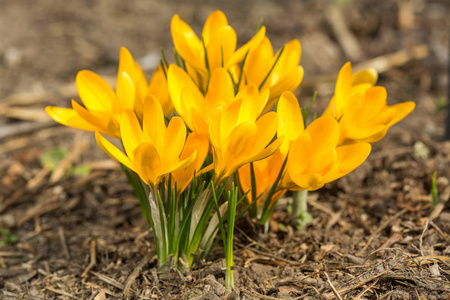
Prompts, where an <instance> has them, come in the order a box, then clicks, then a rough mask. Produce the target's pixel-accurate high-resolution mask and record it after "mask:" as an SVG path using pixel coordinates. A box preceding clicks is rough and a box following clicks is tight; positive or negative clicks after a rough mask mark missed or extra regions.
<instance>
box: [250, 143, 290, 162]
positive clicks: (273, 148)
mask: <svg viewBox="0 0 450 300" xmlns="http://www.w3.org/2000/svg"><path fill="white" fill-rule="evenodd" d="M283 139H284V137H280V138H278V139H276V140H275V141H273V142H272V143H271V144H270V145H269V146H267V147H266V148H265V149H264V150H262V151H260V152H258V153H256V154H255V155H253V156H251V157H249V158H248V159H247V160H245V161H243V162H242V164H248V163H250V162H252V161H258V160H261V159H264V158H266V157H269V156H270V155H272V154H273V153H274V152H275V151H277V150H278V149H279V148H280V146H281V144H282V143H283Z"/></svg>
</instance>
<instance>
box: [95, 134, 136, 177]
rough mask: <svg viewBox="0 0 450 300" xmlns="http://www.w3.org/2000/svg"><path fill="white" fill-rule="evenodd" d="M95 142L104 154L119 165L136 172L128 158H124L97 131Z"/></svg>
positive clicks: (120, 152) (122, 154) (124, 156)
mask: <svg viewBox="0 0 450 300" xmlns="http://www.w3.org/2000/svg"><path fill="white" fill-rule="evenodd" d="M95 140H96V141H97V144H98V145H99V146H100V148H101V149H102V150H103V151H105V152H106V154H108V155H109V156H111V157H112V158H114V159H115V160H117V161H118V162H120V163H121V164H123V165H125V166H126V167H127V168H129V169H130V170H133V171H135V172H136V168H135V167H134V165H133V163H132V162H131V161H130V159H129V158H128V156H126V155H125V154H124V153H123V152H122V151H120V150H119V149H117V147H116V146H114V145H113V144H112V143H111V142H110V141H108V140H107V139H105V138H104V137H103V136H102V135H101V134H100V132H98V131H96V132H95Z"/></svg>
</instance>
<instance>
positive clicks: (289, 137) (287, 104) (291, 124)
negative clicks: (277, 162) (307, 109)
mask: <svg viewBox="0 0 450 300" xmlns="http://www.w3.org/2000/svg"><path fill="white" fill-rule="evenodd" d="M277 112H278V116H279V125H278V132H277V135H278V136H279V137H280V136H284V137H285V139H284V143H283V145H282V146H281V152H282V153H284V154H287V152H288V151H289V147H290V143H291V142H292V141H295V140H296V139H297V138H298V136H299V135H300V134H301V133H302V132H303V131H304V122H303V116H302V112H301V110H300V105H299V103H298V100H297V98H296V97H295V95H294V94H293V93H292V92H290V91H286V92H284V93H283V94H281V97H280V100H279V101H278V106H277Z"/></svg>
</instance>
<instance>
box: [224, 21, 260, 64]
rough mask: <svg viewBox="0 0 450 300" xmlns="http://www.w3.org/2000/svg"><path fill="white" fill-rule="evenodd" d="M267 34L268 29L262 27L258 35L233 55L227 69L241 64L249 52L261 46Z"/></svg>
mask: <svg viewBox="0 0 450 300" xmlns="http://www.w3.org/2000/svg"><path fill="white" fill-rule="evenodd" d="M265 34H266V27H265V26H262V27H261V28H260V29H259V31H258V33H257V34H256V35H255V36H254V37H252V39H251V40H250V41H248V42H247V43H246V44H244V45H243V46H242V47H241V48H239V49H238V50H237V51H236V52H234V53H233V55H232V56H231V58H230V60H229V61H228V62H227V64H226V66H225V69H228V68H230V67H231V66H233V65H235V64H237V63H239V62H241V61H242V60H243V59H244V57H245V55H246V54H247V52H249V51H252V50H253V49H255V48H256V47H258V46H259V44H260V43H261V41H262V40H263V38H264V36H265Z"/></svg>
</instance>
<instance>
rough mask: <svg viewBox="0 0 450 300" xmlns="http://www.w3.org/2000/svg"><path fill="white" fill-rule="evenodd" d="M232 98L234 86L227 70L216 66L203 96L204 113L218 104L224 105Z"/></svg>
mask: <svg viewBox="0 0 450 300" xmlns="http://www.w3.org/2000/svg"><path fill="white" fill-rule="evenodd" d="M233 98H234V86H233V82H232V81H231V77H230V75H229V74H228V72H227V71H226V70H225V69H223V68H218V69H216V70H215V71H213V72H212V75H211V80H210V82H209V86H208V92H207V93H206V96H205V101H204V106H205V113H206V114H212V112H213V111H214V110H215V109H216V108H217V107H219V106H225V105H227V104H228V103H230V102H231V101H232V100H233Z"/></svg>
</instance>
